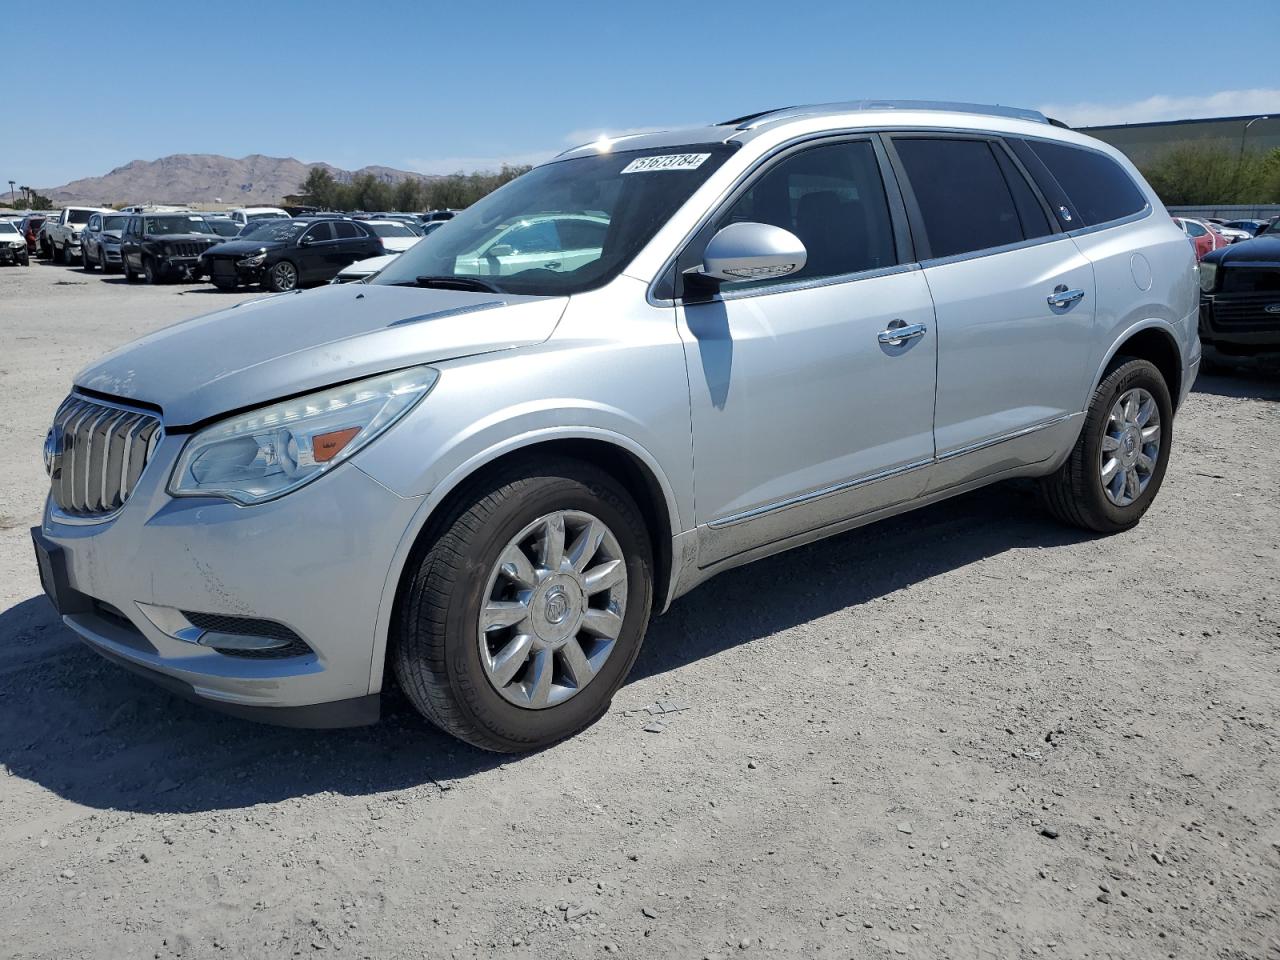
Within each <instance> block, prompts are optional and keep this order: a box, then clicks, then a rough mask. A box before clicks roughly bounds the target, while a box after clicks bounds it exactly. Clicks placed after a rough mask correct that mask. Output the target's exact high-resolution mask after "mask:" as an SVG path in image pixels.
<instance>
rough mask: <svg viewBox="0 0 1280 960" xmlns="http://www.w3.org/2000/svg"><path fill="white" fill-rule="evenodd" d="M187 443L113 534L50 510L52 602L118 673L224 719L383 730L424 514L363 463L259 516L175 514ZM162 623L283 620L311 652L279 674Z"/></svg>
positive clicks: (47, 536) (203, 507)
mask: <svg viewBox="0 0 1280 960" xmlns="http://www.w3.org/2000/svg"><path fill="white" fill-rule="evenodd" d="M184 440H185V437H182V436H170V437H166V438H165V439H164V440H163V441H162V442H161V443H160V446H159V447H158V448H157V450H156V453H155V455H154V457H153V459H152V462H151V463H150V464H149V465H148V466H147V468H146V470H145V471H144V473H143V475H142V478H141V480H140V482H139V484H138V487H137V488H136V489H135V491H134V492H133V494H132V496H131V497H130V499H129V500H128V501H127V502H126V503H125V504H124V506H123V507H122V508H121V509H120V510H119V512H118V513H116V514H115V515H114V516H113V517H111V518H109V519H107V520H105V521H103V522H95V523H85V522H83V521H76V520H74V519H72V518H68V517H66V516H65V515H63V514H62V513H61V512H60V511H59V510H57V508H56V507H55V506H54V505H52V503H51V502H50V504H49V505H47V506H46V509H45V514H44V519H43V522H42V523H41V525H40V527H39V528H37V529H36V530H33V538H34V539H35V541H36V544H37V554H38V555H39V554H40V553H41V550H42V549H43V550H44V551H45V552H46V553H49V552H53V553H56V554H58V556H59V560H58V567H59V570H60V571H61V572H60V573H59V574H57V576H59V577H61V579H62V581H63V582H62V586H61V590H60V591H56V592H59V593H60V594H61V596H62V597H63V598H68V597H69V598H70V600H66V599H64V600H63V601H62V606H63V608H64V609H63V610H61V611H60V612H61V613H62V619H63V622H64V623H65V624H66V625H67V626H68V627H70V628H71V629H72V630H74V631H75V632H76V633H77V634H79V636H80V637H81V638H82V639H83V640H84V641H85V642H86V643H87V644H88V645H89V646H90V647H92V648H94V649H95V650H97V651H98V652H99V653H101V654H103V655H104V656H106V657H108V658H109V659H112V660H114V661H116V662H120V663H123V664H124V665H126V666H128V667H129V668H131V669H133V670H135V671H137V672H140V673H142V674H144V675H147V676H150V677H151V678H152V679H154V680H157V681H158V682H160V683H161V684H162V685H163V686H166V687H167V688H169V689H171V690H174V691H175V692H177V693H179V694H181V695H183V696H187V697H190V698H193V699H196V700H200V701H202V702H205V703H208V704H209V705H211V706H214V707H216V708H218V709H221V710H223V711H225V712H230V713H235V714H237V715H240V716H250V717H253V718H254V719H261V720H268V721H271V722H277V723H287V724H294V725H298V724H305V725H307V726H339V725H350V724H354V723H368V722H373V720H375V719H376V718H377V711H376V705H377V704H376V698H377V694H378V692H379V691H378V690H377V689H373V688H372V687H371V684H370V676H371V673H372V666H373V665H372V652H373V650H374V648H375V632H376V626H375V625H376V623H377V620H378V610H379V606H380V605H381V603H382V600H383V595H384V591H385V590H386V587H387V579H388V574H389V571H390V568H391V562H392V557H393V556H394V554H395V551H396V548H397V546H398V545H399V543H400V540H401V538H402V536H403V535H404V531H405V530H406V528H407V527H408V526H409V522H410V519H411V517H412V516H413V513H414V511H415V510H416V508H417V506H418V504H419V500H418V499H406V498H402V497H399V496H397V495H396V494H394V493H392V492H391V491H390V490H388V489H387V488H386V487H384V486H382V485H381V484H379V483H377V482H376V481H374V480H373V479H371V478H370V477H369V476H368V475H367V474H365V473H363V472H362V471H361V470H360V469H359V468H358V467H357V466H356V465H355V464H354V463H345V464H342V465H341V466H339V467H337V468H335V469H334V471H333V473H332V474H330V475H329V476H326V477H323V478H322V479H320V480H317V481H316V482H314V483H312V484H308V485H307V486H305V487H303V488H302V489H300V490H297V491H295V492H294V493H291V494H289V495H287V496H285V497H282V498H280V499H279V500H275V501H271V502H269V503H264V504H259V505H257V506H253V507H241V506H238V505H236V504H233V503H230V502H228V501H224V500H219V499H214V498H189V499H188V498H178V499H175V498H172V497H170V496H169V495H168V494H167V493H166V492H165V489H164V488H165V485H166V482H167V480H168V476H169V473H170V471H171V469H172V465H173V462H174V461H175V460H176V458H177V455H178V453H179V451H180V450H181V447H182V445H183V441H184ZM42 567H43V564H42ZM49 578H50V573H49V572H48V571H46V570H44V569H42V582H47V581H48V579H49ZM50 592H51V593H53V592H55V591H53V590H51V591H50ZM155 608H161V609H166V610H171V611H188V612H190V611H194V612H197V613H205V614H213V615H220V616H228V617H242V618H253V619H257V620H265V621H271V622H273V623H276V624H281V625H284V626H286V627H287V628H288V629H290V630H291V631H293V632H294V633H295V634H296V635H297V636H298V637H300V638H301V639H302V640H303V641H304V642H305V644H306V646H307V647H308V648H309V649H308V650H306V651H305V652H303V653H302V654H300V655H295V656H289V657H287V658H282V659H260V658H247V657H242V656H237V655H231V654H226V653H221V652H219V651H217V650H214V649H212V648H210V647H208V646H202V645H200V644H199V643H196V642H193V638H191V637H188V638H187V639H183V638H182V636H184V635H185V634H183V632H182V631H176V630H172V629H168V632H166V629H162V628H161V627H160V626H158V625H157V622H156V618H155V616H154V610H155ZM175 634H177V635H175ZM377 673H378V674H379V675H380V673H381V670H379V671H377ZM371 697H372V698H373V699H369V698H371Z"/></svg>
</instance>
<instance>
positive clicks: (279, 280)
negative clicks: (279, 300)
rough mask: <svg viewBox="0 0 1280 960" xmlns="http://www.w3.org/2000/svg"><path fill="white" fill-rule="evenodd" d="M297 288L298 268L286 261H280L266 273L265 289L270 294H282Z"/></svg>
mask: <svg viewBox="0 0 1280 960" xmlns="http://www.w3.org/2000/svg"><path fill="white" fill-rule="evenodd" d="M297 286H298V268H297V267H295V266H294V265H293V264H292V263H290V262H289V261H288V260H281V261H280V262H279V263H277V264H276V265H275V266H274V267H272V268H271V269H270V270H268V271H267V279H266V287H267V289H268V290H270V291H271V292H272V293H284V292H286V291H288V290H293V289H295V288H296V287H297Z"/></svg>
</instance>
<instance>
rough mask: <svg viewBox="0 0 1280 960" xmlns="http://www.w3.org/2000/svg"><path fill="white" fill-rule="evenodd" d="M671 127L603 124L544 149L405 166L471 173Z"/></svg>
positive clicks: (439, 159)
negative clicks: (608, 139)
mask: <svg viewBox="0 0 1280 960" xmlns="http://www.w3.org/2000/svg"><path fill="white" fill-rule="evenodd" d="M671 129H673V128H672V127H621V128H618V129H613V128H608V127H602V128H598V129H593V130H571V131H570V132H569V133H566V134H565V135H564V136H563V137H561V138H560V144H559V145H558V146H552V147H548V148H546V149H545V150H522V151H513V152H511V153H508V154H501V155H499V154H495V155H493V156H487V157H486V156H444V157H410V158H409V159H407V160H405V161H404V164H405V168H406V169H408V170H413V171H416V172H417V173H444V174H449V173H457V172H458V171H459V170H461V171H462V172H464V173H472V172H475V171H478V170H497V169H499V168H500V167H502V165H503V164H508V165H511V166H517V165H519V164H524V163H529V164H539V163H543V162H545V161H547V160H550V159H551V158H552V157H554V156H555V155H556V154H558V153H561V152H563V151H564V150H567V149H568V148H570V147H576V146H580V145H581V144H584V143H593V142H595V141H596V140H598V139H600V138H601V137H609V138H611V139H612V138H616V137H630V136H635V135H636V134H641V133H656V132H658V131H659V130H671Z"/></svg>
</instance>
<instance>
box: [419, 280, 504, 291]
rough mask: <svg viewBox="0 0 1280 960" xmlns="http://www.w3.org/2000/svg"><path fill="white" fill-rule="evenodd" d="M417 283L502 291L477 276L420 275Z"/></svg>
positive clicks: (449, 288) (420, 284)
mask: <svg viewBox="0 0 1280 960" xmlns="http://www.w3.org/2000/svg"><path fill="white" fill-rule="evenodd" d="M416 283H417V284H418V286H420V287H437V288H439V289H441V290H483V291H484V292H485V293H501V292H502V291H501V290H499V289H498V288H497V287H496V286H494V285H493V284H492V283H489V282H488V281H487V280H480V279H479V278H477V277H418V278H417V280H416Z"/></svg>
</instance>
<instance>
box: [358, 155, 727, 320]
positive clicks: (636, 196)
mask: <svg viewBox="0 0 1280 960" xmlns="http://www.w3.org/2000/svg"><path fill="white" fill-rule="evenodd" d="M731 152H732V148H731V147H728V146H726V145H724V144H705V145H697V146H686V147H667V148H664V149H662V150H647V151H627V152H622V153H602V154H598V155H595V156H589V157H578V158H575V159H572V160H560V161H556V162H552V163H548V164H544V165H543V166H541V167H537V168H535V169H533V170H531V171H530V172H529V173H526V174H525V175H524V176H522V177H519V178H517V179H516V180H513V181H511V182H510V183H508V184H507V185H505V186H503V187H501V188H499V189H498V190H495V191H494V192H493V193H491V194H489V195H488V196H487V197H485V198H484V199H483V200H480V201H479V202H477V203H475V204H472V205H471V206H470V207H468V208H467V209H466V210H464V211H462V212H461V213H459V214H458V215H457V216H456V217H454V218H453V219H452V220H450V221H449V229H448V230H436V231H433V232H432V233H430V234H428V235H427V236H426V237H425V238H423V239H422V240H421V241H419V242H418V243H417V244H416V245H414V246H413V247H412V248H411V249H410V250H409V251H408V252H406V253H404V254H402V255H401V256H400V258H399V259H397V260H396V261H395V262H394V263H392V264H391V265H389V266H388V267H387V268H386V269H385V270H383V271H382V273H380V274H378V276H377V277H376V278H375V279H374V280H373V281H372V282H373V283H377V284H402V285H405V286H414V285H419V284H420V285H424V286H431V285H440V284H444V285H447V284H450V283H462V284H467V283H474V284H475V285H476V286H477V287H480V288H483V289H492V290H498V291H503V292H510V293H527V294H534V295H541V296H563V295H565V294H570V293H581V292H582V291H584V290H590V289H592V288H593V287H598V286H600V285H601V284H604V283H607V282H608V281H610V280H612V279H613V278H614V277H615V276H617V274H618V273H619V272H621V270H622V268H623V267H625V266H626V265H627V264H628V263H629V262H630V261H631V259H632V258H633V257H634V256H635V255H636V254H637V253H639V252H640V249H641V248H642V247H643V246H644V245H645V244H646V243H648V242H649V240H650V238H652V237H653V235H654V234H655V233H656V232H657V231H658V228H659V227H661V226H663V224H665V223H666V222H667V221H668V220H669V219H670V218H671V215H672V214H673V213H675V211H676V210H677V209H678V208H679V207H680V205H681V204H683V203H684V202H685V200H687V199H688V198H689V195H690V194H692V193H693V191H694V190H696V189H697V188H698V187H699V186H701V185H702V183H703V182H704V181H706V179H707V177H708V176H710V175H711V174H712V173H713V172H714V171H715V170H716V169H718V168H719V167H720V165H721V164H723V163H724V161H725V160H726V159H727V158H728V157H729V155H730V153H731ZM420 278H421V279H420Z"/></svg>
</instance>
